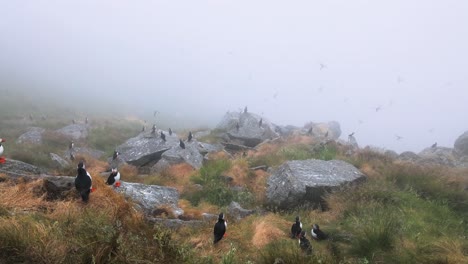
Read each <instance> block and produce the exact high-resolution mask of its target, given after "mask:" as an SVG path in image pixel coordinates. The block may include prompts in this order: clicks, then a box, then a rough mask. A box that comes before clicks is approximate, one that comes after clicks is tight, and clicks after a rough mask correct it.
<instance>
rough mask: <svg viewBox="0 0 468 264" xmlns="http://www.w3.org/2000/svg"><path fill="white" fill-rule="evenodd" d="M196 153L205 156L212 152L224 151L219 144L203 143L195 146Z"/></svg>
mask: <svg viewBox="0 0 468 264" xmlns="http://www.w3.org/2000/svg"><path fill="white" fill-rule="evenodd" d="M197 148H198V152H200V154H202V155H206V154H208V153H212V152H218V151H222V150H223V149H224V147H223V145H221V144H209V143H204V142H198V144H197Z"/></svg>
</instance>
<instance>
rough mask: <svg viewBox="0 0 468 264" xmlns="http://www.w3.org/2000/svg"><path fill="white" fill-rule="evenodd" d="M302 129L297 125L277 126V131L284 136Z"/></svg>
mask: <svg viewBox="0 0 468 264" xmlns="http://www.w3.org/2000/svg"><path fill="white" fill-rule="evenodd" d="M300 130H301V129H300V128H299V127H296V126H291V125H288V126H277V127H276V129H275V131H276V132H277V133H279V134H280V135H281V136H282V137H288V136H291V135H294V134H297V133H298V132H299V131H300Z"/></svg>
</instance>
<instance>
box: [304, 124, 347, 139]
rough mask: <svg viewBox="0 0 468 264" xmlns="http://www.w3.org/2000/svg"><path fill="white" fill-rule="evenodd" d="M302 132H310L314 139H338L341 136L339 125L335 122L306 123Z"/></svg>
mask: <svg viewBox="0 0 468 264" xmlns="http://www.w3.org/2000/svg"><path fill="white" fill-rule="evenodd" d="M304 130H305V131H307V132H309V131H310V132H311V134H312V136H315V137H325V136H326V137H327V138H330V139H335V140H336V139H338V138H339V137H340V136H341V128H340V123H338V122H336V121H330V122H328V123H313V122H310V123H307V124H306V125H305V126H304ZM327 133H328V134H327Z"/></svg>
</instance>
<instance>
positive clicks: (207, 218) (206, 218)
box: [202, 213, 219, 222]
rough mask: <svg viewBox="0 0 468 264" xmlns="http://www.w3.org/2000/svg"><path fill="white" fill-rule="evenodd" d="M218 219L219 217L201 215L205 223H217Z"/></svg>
mask: <svg viewBox="0 0 468 264" xmlns="http://www.w3.org/2000/svg"><path fill="white" fill-rule="evenodd" d="M218 217H219V216H218V215H215V214H209V213H202V218H203V221H206V222H211V221H217V220H218Z"/></svg>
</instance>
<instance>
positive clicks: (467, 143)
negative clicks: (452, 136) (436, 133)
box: [454, 131, 468, 156]
mask: <svg viewBox="0 0 468 264" xmlns="http://www.w3.org/2000/svg"><path fill="white" fill-rule="evenodd" d="M454 150H455V152H456V153H457V154H458V155H460V156H468V131H466V132H465V133H463V134H462V135H461V136H459V137H458V138H457V140H455V143H454Z"/></svg>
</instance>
